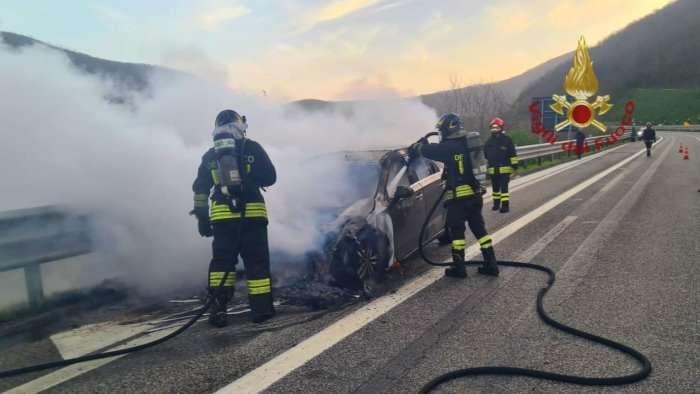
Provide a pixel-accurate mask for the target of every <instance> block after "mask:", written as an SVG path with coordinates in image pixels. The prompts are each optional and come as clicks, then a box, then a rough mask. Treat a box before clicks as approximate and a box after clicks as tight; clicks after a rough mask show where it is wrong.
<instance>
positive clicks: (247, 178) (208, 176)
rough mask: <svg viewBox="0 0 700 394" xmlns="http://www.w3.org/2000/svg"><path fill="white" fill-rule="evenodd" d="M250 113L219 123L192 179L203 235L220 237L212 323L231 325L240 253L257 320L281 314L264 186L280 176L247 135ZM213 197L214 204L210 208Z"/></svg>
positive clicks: (212, 276)
mask: <svg viewBox="0 0 700 394" xmlns="http://www.w3.org/2000/svg"><path fill="white" fill-rule="evenodd" d="M247 128H248V124H247V123H246V119H245V116H241V115H239V114H238V113H237V112H236V111H233V110H230V109H227V110H224V111H221V112H220V113H219V115H218V116H217V117H216V120H215V122H214V132H213V133H212V135H213V145H214V146H213V147H212V148H210V149H209V150H207V152H206V153H205V154H204V156H203V157H202V162H201V163H200V165H199V169H198V171H197V178H196V179H195V180H194V183H193V184H192V190H193V191H194V210H193V211H192V213H193V214H194V215H195V216H196V217H197V222H198V225H199V234H200V235H201V236H203V237H211V236H213V237H214V240H213V242H212V259H211V262H210V264H209V278H208V279H209V280H208V283H209V288H208V290H209V297H210V299H211V301H212V306H211V310H210V313H209V323H210V324H211V325H213V326H216V327H224V326H226V324H227V319H226V307H227V303H228V302H229V301H230V300H231V299H232V298H233V288H234V281H235V279H236V263H237V262H238V255H239V254H240V255H241V258H242V259H243V265H244V266H245V273H246V279H247V282H248V301H249V303H250V309H251V316H252V320H253V322H254V323H262V322H263V321H265V320H267V319H269V318H271V317H272V316H273V315H274V314H275V309H274V307H273V306H272V287H271V279H270V252H269V248H268V243H267V208H266V207H265V200H264V199H263V196H262V194H261V193H260V188H262V187H267V186H271V185H273V184H274V183H275V181H276V180H277V174H276V172H275V167H274V166H273V164H272V162H271V161H270V158H269V157H268V156H267V153H266V152H265V150H264V149H263V147H262V146H261V145H260V144H259V143H257V142H255V141H253V140H250V139H247V138H246V137H245V132H246V129H247ZM209 201H211V208H210V207H209Z"/></svg>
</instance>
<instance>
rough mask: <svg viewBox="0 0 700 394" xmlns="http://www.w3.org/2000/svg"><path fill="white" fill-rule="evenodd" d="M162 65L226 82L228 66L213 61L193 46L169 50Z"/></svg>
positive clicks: (164, 55) (162, 59)
mask: <svg viewBox="0 0 700 394" xmlns="http://www.w3.org/2000/svg"><path fill="white" fill-rule="evenodd" d="M161 61H162V64H167V65H168V66H169V67H172V68H176V69H178V70H183V71H188V72H191V73H193V74H195V75H197V76H198V77H200V78H204V79H208V80H210V81H222V80H226V77H227V70H226V66H225V65H224V64H222V63H220V62H217V61H216V60H214V59H212V58H211V57H210V56H209V55H208V54H207V53H206V52H205V51H203V50H202V49H200V48H198V47H195V46H193V45H183V46H177V47H172V48H170V49H167V50H166V51H165V52H164V53H163V55H162V56H161Z"/></svg>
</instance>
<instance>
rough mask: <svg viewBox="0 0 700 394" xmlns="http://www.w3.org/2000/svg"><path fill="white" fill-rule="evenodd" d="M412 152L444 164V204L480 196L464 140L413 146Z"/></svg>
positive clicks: (446, 140) (449, 140)
mask: <svg viewBox="0 0 700 394" xmlns="http://www.w3.org/2000/svg"><path fill="white" fill-rule="evenodd" d="M411 149H412V150H413V152H415V153H417V154H420V155H422V156H423V157H426V158H428V159H431V160H436V161H439V162H442V163H444V164H445V168H444V169H443V173H442V178H443V179H445V181H446V184H445V189H446V190H447V191H446V192H445V203H448V202H450V201H452V200H457V199H463V198H468V197H475V196H480V195H481V194H480V184H479V181H478V180H477V179H476V178H475V177H474V173H473V170H472V161H471V156H470V155H469V151H468V147H467V140H466V138H455V139H445V140H442V141H441V142H440V143H438V144H421V143H417V144H414V145H413V146H412V147H411Z"/></svg>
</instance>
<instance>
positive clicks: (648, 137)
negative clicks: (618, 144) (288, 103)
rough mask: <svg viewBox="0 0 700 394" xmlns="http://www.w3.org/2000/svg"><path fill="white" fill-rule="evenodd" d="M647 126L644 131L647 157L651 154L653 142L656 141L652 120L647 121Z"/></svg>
mask: <svg viewBox="0 0 700 394" xmlns="http://www.w3.org/2000/svg"><path fill="white" fill-rule="evenodd" d="M646 126H647V127H646V128H645V129H644V131H642V139H643V140H644V145H646V146H647V157H649V156H651V144H653V143H654V142H656V131H654V129H652V128H651V122H647V124H646Z"/></svg>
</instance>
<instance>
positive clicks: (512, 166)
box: [484, 118, 518, 213]
mask: <svg viewBox="0 0 700 394" xmlns="http://www.w3.org/2000/svg"><path fill="white" fill-rule="evenodd" d="M490 125H491V138H489V139H488V141H486V143H485V144H484V157H486V160H487V161H488V162H489V168H488V174H489V177H490V178H491V187H492V188H493V207H492V208H491V209H493V210H494V211H498V210H499V209H500V212H501V213H506V212H508V211H509V210H510V193H509V192H508V183H509V182H510V174H512V173H514V172H515V171H516V170H517V169H518V156H517V154H516V153H515V145H514V144H513V140H511V139H510V137H508V136H507V135H505V134H504V133H503V126H504V123H503V120H502V119H500V118H495V119H494V120H492V121H491V123H490Z"/></svg>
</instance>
